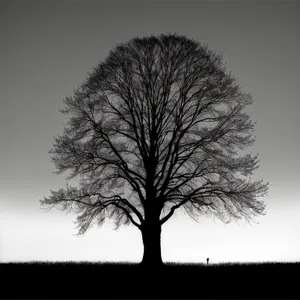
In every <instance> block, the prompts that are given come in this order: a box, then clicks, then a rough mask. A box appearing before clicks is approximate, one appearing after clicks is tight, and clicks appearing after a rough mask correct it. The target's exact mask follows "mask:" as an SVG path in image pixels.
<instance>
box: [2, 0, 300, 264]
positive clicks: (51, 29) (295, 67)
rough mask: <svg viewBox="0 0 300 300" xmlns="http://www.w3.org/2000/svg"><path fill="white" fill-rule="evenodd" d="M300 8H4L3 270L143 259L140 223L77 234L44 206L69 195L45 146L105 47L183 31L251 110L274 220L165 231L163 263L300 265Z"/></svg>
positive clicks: (176, 220) (234, 4) (205, 222)
mask: <svg viewBox="0 0 300 300" xmlns="http://www.w3.org/2000/svg"><path fill="white" fill-rule="evenodd" d="M299 13H300V1H286V0H285V1H226V0H225V1H209V2H208V1H140V2H139V1H106V2H105V1H88V0H87V1H83V0H82V1H76V0H73V1H71V0H70V1H66V0H61V1H56V0H54V1H31V0H29V1H15V0H10V1H6V0H5V1H3V0H2V1H0V38H1V48H0V66H1V68H0V262H6V261H31V260H49V261H51V260H55V261H59V260H63V261H66V260H74V261H77V260H86V261H140V260H141V258H142V240H141V236H140V233H139V231H138V230H137V229H136V228H135V227H133V226H132V227H122V228H120V229H119V230H118V231H114V230H113V225H112V224H111V223H110V222H107V223H106V224H105V225H104V226H103V227H102V228H100V229H97V228H96V227H94V228H92V229H91V230H90V231H88V232H87V233H86V235H85V236H83V237H77V236H75V234H76V233H77V231H76V229H75V225H74V224H73V221H75V215H71V214H70V215H66V214H65V213H64V212H61V211H59V210H56V209H54V210H51V211H50V212H44V211H43V210H42V209H41V207H40V204H39V199H42V198H43V197H45V196H49V195H50V189H51V190H57V189H59V188H63V187H65V175H64V174H62V175H56V174H53V173H52V172H53V171H55V169H54V165H52V164H51V162H50V154H48V150H49V149H50V148H51V146H52V142H53V136H56V135H57V134H59V133H62V130H63V126H62V123H64V122H65V121H66V119H64V116H63V115H62V114H61V113H59V112H58V110H59V109H61V108H63V104H62V100H63V98H65V97H66V96H71V95H72V91H73V90H74V89H75V88H76V87H77V86H78V85H79V84H81V83H82V82H83V81H84V79H85V78H86V76H87V73H88V72H90V71H91V70H92V68H93V67H95V66H96V65H97V64H98V63H99V62H100V61H102V60H104V59H105V57H106V56H107V54H108V52H109V50H110V49H111V48H113V47H114V46H116V45H117V44H118V43H120V42H124V41H127V40H129V39H131V38H133V37H136V36H149V35H151V34H160V33H173V32H177V33H178V34H183V35H186V36H188V37H190V38H193V39H195V40H197V41H199V42H200V43H207V45H208V47H209V48H210V49H211V50H213V51H216V52H217V53H221V54H222V55H223V57H224V61H226V62H227V69H228V71H231V72H232V74H233V75H234V76H236V77H237V79H238V82H239V83H240V85H241V86H242V89H243V91H245V92H250V93H251V94H252V95H253V97H254V99H255V101H256V102H255V104H253V105H252V106H251V116H252V119H253V120H254V121H257V125H256V130H255V133H254V135H255V136H256V143H255V145H254V146H253V147H252V148H251V151H253V153H259V157H260V161H261V164H260V168H259V169H258V170H257V171H256V173H255V176H254V178H255V179H261V178H262V179H264V180H265V181H269V182H270V186H269V193H268V196H267V197H265V198H264V201H265V203H266V204H267V215H266V216H261V217H258V218H256V219H255V220H256V223H252V224H251V225H249V224H247V223H245V222H243V221H240V222H239V223H238V224H236V223H231V224H228V225H225V224H223V223H221V222H220V221H217V220H216V221H214V220H213V219H210V218H206V217H203V218H201V219H200V220H199V222H198V223H196V222H195V221H193V220H191V219H190V218H189V217H188V216H186V215H184V214H180V213H178V214H176V215H175V216H174V217H173V218H172V219H171V220H170V221H169V222H167V223H166V224H165V225H164V226H163V233H162V255H163V259H164V261H194V262H205V259H206V258H207V257H210V259H211V262H221V261H225V262H229V261H300V234H299V231H300V191H299V188H300V159H299V153H300V136H299V129H300V118H299V113H300V99H299V86H300V72H299V70H300V60H299V53H300V36H299V29H300V18H299Z"/></svg>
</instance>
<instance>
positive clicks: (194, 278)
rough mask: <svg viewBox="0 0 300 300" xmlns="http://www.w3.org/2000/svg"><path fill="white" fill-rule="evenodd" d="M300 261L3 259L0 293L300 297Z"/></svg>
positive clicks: (9, 295)
mask: <svg viewBox="0 0 300 300" xmlns="http://www.w3.org/2000/svg"><path fill="white" fill-rule="evenodd" d="M299 271H300V263H267V264H265V263H264V264H218V265H209V266H206V265H202V264H167V265H165V266H164V268H163V269H159V270H152V271H147V270H145V269H143V268H141V267H140V266H139V265H137V264H129V263H128V264H126V263H120V264H117V263H73V262H70V263H2V264H0V274H1V277H0V278H1V279H0V298H1V299H3V298H9V299H17V298H18V299H41V298H44V299H45V298H47V299H51V298H52V299H53V298H56V299H66V298H67V299H91V298H93V299H99V298H104V299H117V298H118V299H124V298H125V299H141V298H144V299H145V298H148V299H150V298H152V299H162V298H167V299H203V298H204V299H253V298H255V299H279V298H281V299H300V276H299V275H300V274H299Z"/></svg>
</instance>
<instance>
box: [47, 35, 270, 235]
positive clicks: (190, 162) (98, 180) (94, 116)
mask: <svg viewBox="0 0 300 300" xmlns="http://www.w3.org/2000/svg"><path fill="white" fill-rule="evenodd" d="M64 102H65V108H64V109H63V110H62V113H64V114H67V115H69V116H70V120H69V123H68V126H67V127H66V128H65V131H64V134H63V135H62V136H59V137H57V138H56V139H55V144H54V147H53V149H52V150H51V151H50V152H51V153H52V154H53V155H54V156H53V162H54V163H55V165H56V168H57V170H58V173H61V172H64V171H67V170H68V171H71V175H70V176H69V177H68V178H73V177H75V176H80V178H81V183H80V185H81V187H80V189H75V188H73V189H70V188H68V189H67V190H60V191H59V192H52V196H51V197H49V198H45V199H44V200H43V201H42V203H44V204H48V205H51V204H63V205H64V206H63V208H67V207H69V208H70V207H72V205H75V206H76V205H77V206H76V207H77V209H79V212H81V215H80V216H79V217H78V219H77V221H78V223H79V227H80V229H81V232H85V230H86V229H87V228H88V227H89V225H90V224H91V223H92V221H93V220H98V224H102V223H103V221H104V220H105V218H106V217H107V216H111V217H114V218H115V219H116V223H117V225H120V224H123V223H130V222H131V223H133V224H134V225H136V226H138V227H139V226H141V224H143V222H144V221H145V220H147V219H148V218H150V219H151V217H152V216H154V215H155V213H157V214H158V215H159V217H160V222H161V223H162V224H163V223H164V222H166V221H167V220H168V219H169V218H170V217H171V216H172V215H173V213H174V211H175V210H176V209H177V208H179V207H183V208H184V209H185V210H186V211H187V212H188V213H189V214H190V215H191V216H192V217H194V216H195V214H197V213H200V214H203V213H213V214H214V215H217V216H218V217H219V218H221V219H222V220H224V221H228V220H230V218H232V217H233V218H240V217H246V218H250V217H251V216H252V215H256V214H262V213H263V212H264V210H265V205H264V204H263V202H262V201H260V200H258V199H257V198H258V197H260V196H263V195H265V193H266V192H267V184H264V183H263V182H262V181H254V182H251V181H250V178H249V176H251V174H252V172H253V171H254V170H255V169H256V168H257V167H258V163H259V161H258V156H257V155H255V156H252V155H250V154H247V155H244V156H242V155H241V154H242V150H244V149H246V148H247V147H249V146H251V145H252V144H253V142H254V139H253V137H252V135H251V134H252V132H253V129H254V123H253V122H252V121H251V119H250V117H249V115H248V114H247V113H246V112H245V111H244V108H245V107H246V106H247V105H249V104H251V103H252V102H253V101H252V97H251V95H249V94H245V93H243V92H242V91H241V89H240V87H239V85H238V84H237V82H236V79H235V78H234V77H233V76H232V75H231V74H229V73H227V72H226V70H225V67H224V64H223V62H222V57H221V56H220V55H217V54H215V53H214V52H213V51H210V50H208V47H207V46H203V45H201V44H199V43H198V42H196V41H194V40H191V39H188V38H186V37H184V36H179V35H176V34H171V35H159V36H151V37H145V38H134V39H132V40H130V41H128V42H126V43H122V44H120V45H118V46H117V47H116V48H115V49H113V50H112V51H111V52H110V53H109V55H108V57H107V58H106V60H105V61H104V62H102V63H100V64H99V65H98V66H97V67H96V68H95V69H94V70H93V71H92V72H91V73H90V74H89V75H88V77H87V79H86V80H85V82H84V83H83V84H82V85H81V86H80V87H79V88H78V89H77V90H76V91H75V92H74V95H73V97H67V98H66V99H65V101H64ZM150 211H151V214H150V213H148V212H150Z"/></svg>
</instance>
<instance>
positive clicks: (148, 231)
mask: <svg viewBox="0 0 300 300" xmlns="http://www.w3.org/2000/svg"><path fill="white" fill-rule="evenodd" d="M141 233H142V238H143V244H144V255H143V259H142V262H141V264H142V265H143V266H145V267H150V268H157V267H160V266H162V265H163V262H162V257H161V239H160V237H161V224H160V223H159V221H157V222H145V223H144V224H143V225H142V228H141Z"/></svg>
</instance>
